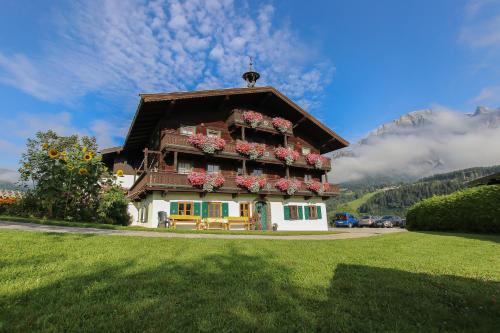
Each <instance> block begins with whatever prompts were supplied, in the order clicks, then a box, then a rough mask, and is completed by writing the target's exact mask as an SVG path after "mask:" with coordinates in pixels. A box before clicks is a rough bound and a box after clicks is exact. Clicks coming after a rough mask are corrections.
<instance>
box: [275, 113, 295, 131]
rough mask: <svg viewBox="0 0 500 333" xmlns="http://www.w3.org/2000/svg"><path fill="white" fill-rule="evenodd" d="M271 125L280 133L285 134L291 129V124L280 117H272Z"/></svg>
mask: <svg viewBox="0 0 500 333" xmlns="http://www.w3.org/2000/svg"><path fill="white" fill-rule="evenodd" d="M272 123H273V126H274V128H276V129H277V130H278V131H280V132H281V133H286V132H288V131H289V130H291V129H292V122H291V121H289V120H286V119H283V118H281V117H274V118H273V121H272Z"/></svg>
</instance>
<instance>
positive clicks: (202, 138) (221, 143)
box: [188, 133, 226, 154]
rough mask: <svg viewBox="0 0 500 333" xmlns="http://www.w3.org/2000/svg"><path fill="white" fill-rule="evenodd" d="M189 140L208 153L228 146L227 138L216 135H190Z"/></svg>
mask: <svg viewBox="0 0 500 333" xmlns="http://www.w3.org/2000/svg"><path fill="white" fill-rule="evenodd" d="M188 142H189V143H190V144H192V145H193V146H195V147H196V148H199V149H201V150H202V151H203V152H204V153H207V154H213V153H215V152H216V151H220V150H223V149H224V147H225V146H226V140H224V139H221V138H218V137H214V136H206V135H203V134H201V133H198V134H194V135H190V136H189V138H188Z"/></svg>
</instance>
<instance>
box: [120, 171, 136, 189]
mask: <svg viewBox="0 0 500 333" xmlns="http://www.w3.org/2000/svg"><path fill="white" fill-rule="evenodd" d="M134 182H135V176H134V175H123V176H122V177H116V183H117V184H118V185H120V186H121V187H123V188H125V189H127V190H128V189H129V188H131V187H132V185H134Z"/></svg>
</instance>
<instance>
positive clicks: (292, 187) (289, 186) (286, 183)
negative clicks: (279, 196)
mask: <svg viewBox="0 0 500 333" xmlns="http://www.w3.org/2000/svg"><path fill="white" fill-rule="evenodd" d="M300 185H301V182H300V181H299V180H297V179H287V178H280V179H279V180H278V181H277V182H276V183H275V184H274V186H276V188H277V189H279V190H280V191H282V192H286V194H288V195H293V194H294V193H295V192H297V191H298V189H299V188H300Z"/></svg>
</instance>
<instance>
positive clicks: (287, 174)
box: [285, 165, 290, 179]
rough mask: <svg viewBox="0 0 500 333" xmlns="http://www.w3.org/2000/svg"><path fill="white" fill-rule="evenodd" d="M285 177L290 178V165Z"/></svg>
mask: <svg viewBox="0 0 500 333" xmlns="http://www.w3.org/2000/svg"><path fill="white" fill-rule="evenodd" d="M285 175H286V178H287V179H288V178H290V168H289V167H288V165H287V166H286V167H285Z"/></svg>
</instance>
